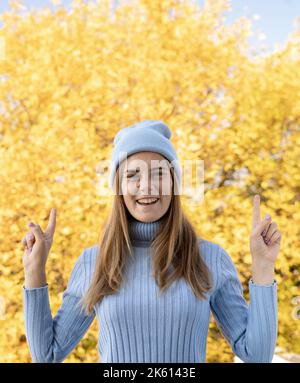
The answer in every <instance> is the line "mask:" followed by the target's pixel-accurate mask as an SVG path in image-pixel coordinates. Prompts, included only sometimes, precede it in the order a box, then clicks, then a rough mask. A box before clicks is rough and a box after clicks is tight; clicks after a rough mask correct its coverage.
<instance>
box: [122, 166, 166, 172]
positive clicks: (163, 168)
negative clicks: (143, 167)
mask: <svg viewBox="0 0 300 383" xmlns="http://www.w3.org/2000/svg"><path fill="white" fill-rule="evenodd" d="M157 169H162V170H167V168H165V167H162V166H159V167H156V168H152V169H151V171H152V170H157ZM137 170H138V171H140V169H128V170H127V171H126V173H131V172H136V171H137Z"/></svg>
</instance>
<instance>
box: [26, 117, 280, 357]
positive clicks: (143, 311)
mask: <svg viewBox="0 0 300 383" xmlns="http://www.w3.org/2000/svg"><path fill="white" fill-rule="evenodd" d="M170 137H171V131H170V129H169V128H168V126H167V125H165V124H164V123H163V122H161V121H156V120H146V121H143V122H140V123H138V124H135V125H132V126H130V127H127V128H124V129H121V130H120V131H119V132H118V134H117V135H116V136H115V139H114V151H113V154H112V162H111V164H112V166H111V173H110V179H109V180H110V187H111V188H112V190H114V191H115V195H114V200H113V206H112V208H111V213H110V216H109V218H108V220H107V222H106V225H105V227H104V230H103V231H102V236H101V238H100V239H99V243H98V244H95V245H94V246H91V247H88V248H85V249H84V250H83V251H82V253H81V255H80V256H79V258H78V259H77V261H76V263H75V266H74V268H73V270H72V273H71V276H70V279H69V282H68V286H67V288H66V290H65V291H64V293H63V300H62V305H61V307H60V308H59V310H58V312H57V313H56V315H55V317H54V318H53V319H52V317H51V310H50V305H49V295H48V284H47V281H46V278H45V265H46V260H47V257H48V253H49V250H50V247H51V244H52V241H53V235H54V230H55V222H56V210H55V209H52V210H51V214H50V219H49V224H48V227H47V229H46V230H45V232H43V231H42V230H41V228H40V226H39V225H37V224H31V226H30V232H29V233H28V234H27V235H26V237H25V238H24V239H23V240H22V242H23V244H24V246H25V247H26V249H25V253H24V257H23V265H24V269H25V284H24V286H23V300H24V314H25V328H26V335H27V339H28V343H29V348H30V353H31V356H32V360H33V362H62V361H63V360H64V359H65V358H66V356H67V355H68V354H69V353H70V352H71V351H72V350H73V349H74V347H75V346H76V345H77V344H78V342H79V341H80V339H81V338H82V337H83V335H84V334H85V333H86V331H87V330H88V328H89V326H90V325H91V323H92V322H93V320H94V318H95V317H97V320H98V324H99V340H98V350H99V357H100V359H99V361H100V362H205V353H206V337H207V331H208V326H209V320H210V312H212V313H213V316H214V318H215V320H216V322H217V324H218V326H219V327H220V329H221V331H222V333H223V335H224V336H225V338H226V339H227V341H228V342H229V344H230V346H231V348H232V350H233V352H234V353H235V354H236V355H237V356H238V357H239V358H241V359H242V360H243V361H245V362H271V360H272V357H273V353H274V349H275V345H276V340H277V283H276V280H275V279H274V264H275V260H276V258H277V255H278V252H279V247H280V240H281V233H280V232H279V231H278V230H277V225H276V223H275V222H272V223H271V220H270V217H269V219H264V220H261V218H260V206H259V204H260V198H259V195H256V196H255V197H254V200H253V222H252V229H251V235H250V251H251V255H252V259H253V264H252V278H250V280H249V290H250V291H249V292H250V303H249V305H248V304H247V302H246V301H245V299H244V297H243V292H242V286H241V283H240V280H239V277H238V273H237V270H236V268H235V266H234V264H233V262H232V260H231V257H230V256H229V254H228V253H227V252H226V251H225V250H224V249H223V248H222V247H221V246H220V245H218V244H216V243H214V242H211V241H209V240H207V239H204V238H201V237H198V236H197V234H196V232H195V231H194V229H193V227H192V226H191V224H190V223H189V221H188V219H187V218H186V217H185V215H184V213H183V211H182V209H181V206H180V197H179V195H178V190H179V186H180V184H181V170H180V167H179V165H178V160H177V156H176V152H175V150H174V148H173V146H172V144H171V142H170Z"/></svg>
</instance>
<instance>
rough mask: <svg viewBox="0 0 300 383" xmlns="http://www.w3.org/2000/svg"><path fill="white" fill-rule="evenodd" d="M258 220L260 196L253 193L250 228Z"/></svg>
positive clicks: (253, 226) (257, 222)
mask: <svg viewBox="0 0 300 383" xmlns="http://www.w3.org/2000/svg"><path fill="white" fill-rule="evenodd" d="M260 222H261V219H260V196H259V194H255V196H254V198H253V213H252V228H255V227H256V226H257V225H259V224H260Z"/></svg>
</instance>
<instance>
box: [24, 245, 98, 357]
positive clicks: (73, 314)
mask: <svg viewBox="0 0 300 383" xmlns="http://www.w3.org/2000/svg"><path fill="white" fill-rule="evenodd" d="M84 252H85V250H84V251H83V253H82V254H81V256H80V257H79V258H78V259H77V261H76V263H75V265H74V267H73V269H72V272H71V276H70V279H69V281H68V285H67V288H66V290H65V291H64V292H63V296H62V304H61V306H60V308H59V309H58V311H57V313H56V315H55V316H54V318H53V319H52V315H51V310H50V304H49V291H48V284H46V285H45V286H42V287H36V288H25V286H24V285H23V305H24V324H25V333H26V338H27V342H28V345H29V350H30V354H31V357H32V362H33V363H60V362H62V361H63V360H64V359H65V358H66V356H67V355H68V354H69V353H70V352H71V351H72V350H73V349H74V348H75V346H76V345H77V344H78V343H79V341H80V339H81V338H82V337H83V336H84V334H85V333H86V331H87V330H88V328H89V327H90V325H91V324H92V322H93V320H94V318H95V312H94V311H93V313H92V314H91V315H89V316H88V315H86V314H85V313H84V312H82V311H81V310H80V309H81V308H80V307H79V306H78V305H77V303H78V301H79V299H80V298H81V296H82V293H83V283H84V278H85V263H84V261H83V255H84Z"/></svg>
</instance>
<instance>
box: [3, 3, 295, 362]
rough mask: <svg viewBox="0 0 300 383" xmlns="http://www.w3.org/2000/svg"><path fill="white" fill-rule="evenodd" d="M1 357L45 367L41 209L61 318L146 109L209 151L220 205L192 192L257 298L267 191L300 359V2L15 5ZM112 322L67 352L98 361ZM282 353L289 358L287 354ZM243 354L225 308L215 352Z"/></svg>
mask: <svg viewBox="0 0 300 383" xmlns="http://www.w3.org/2000/svg"><path fill="white" fill-rule="evenodd" d="M0 4H1V5H0V169H1V170H0V185H1V189H0V201H1V203H0V257H1V262H0V362H30V361H31V358H30V354H29V349H28V345H27V343H26V336H25V329H24V318H23V302H22V286H23V282H24V273H23V267H22V256H23V249H22V246H21V239H22V238H23V236H25V235H26V233H27V231H28V228H27V224H28V223H29V221H30V220H32V221H33V222H35V223H38V224H40V226H41V227H42V229H45V228H46V225H47V222H48V217H49V213H50V210H51V207H56V208H57V225H56V232H55V237H54V243H53V246H52V249H51V252H50V255H49V258H48V263H47V281H48V283H49V292H50V304H51V309H52V314H53V316H54V315H55V312H56V311H57V310H58V308H59V306H60V304H61V300H62V294H63V291H64V290H65V288H66V286H67V282H68V278H69V275H70V272H71V269H72V267H73V266H74V263H75V261H76V259H77V258H78V256H79V255H80V253H81V252H82V250H83V249H84V248H86V247H89V246H91V245H93V244H94V243H95V242H96V241H97V238H98V235H99V230H100V228H101V225H102V223H103V222H104V220H105V219H106V215H107V212H108V210H109V209H110V201H111V195H110V193H109V189H108V182H107V181H108V179H107V174H106V173H105V172H104V171H103V167H102V166H101V164H102V163H103V162H102V161H105V160H109V159H110V154H111V150H112V142H113V138H114V136H115V134H116V132H117V131H118V130H119V129H120V128H122V127H125V126H129V125H131V124H133V123H135V122H137V121H140V120H144V119H161V120H163V121H164V122H166V123H167V124H168V125H169V127H170V129H171V130H172V139H171V140H172V142H173V143H174V146H175V147H176V150H177V153H178V156H179V159H180V161H182V162H183V161H184V160H203V161H204V201H203V203H199V204H189V199H190V198H192V196H188V195H186V196H185V195H183V196H182V203H183V207H184V209H185V211H186V214H187V215H188V216H189V218H190V220H191V221H192V223H193V224H194V225H195V228H196V229H197V230H198V229H199V231H201V232H205V233H206V234H207V235H208V236H209V237H210V238H211V240H212V241H214V242H217V243H219V244H220V245H221V246H223V247H224V248H225V249H226V250H227V251H228V252H229V254H230V255H231V257H232V259H233V261H234V263H235V265H236V267H237V270H238V272H239V275H240V279H241V281H242V283H243V288H244V295H245V298H246V299H247V300H248V299H249V291H248V280H249V278H250V277H251V255H250V250H249V234H250V229H251V219H252V199H253V196H254V194H256V193H258V194H260V197H261V210H262V214H266V213H267V212H268V213H270V214H271V216H272V219H273V220H275V221H276V223H277V224H278V227H279V230H280V231H281V232H282V245H281V250H280V253H279V257H278V260H277V262H276V280H277V282H278V308H279V313H278V320H279V327H278V342H277V348H276V358H283V360H285V361H296V359H297V357H298V356H297V354H300V241H299V239H300V161H299V159H300V71H299V64H300V55H299V52H300V50H299V49H300V23H299V20H300V19H299V16H300V2H299V1H296V0H294V1H293V0H275V1H272V2H271V1H267V0H264V1H258V0H255V1H246V0H244V1H242V0H240V1H239V0H232V1H230V0H206V1H204V0H203V1H200V0H199V1H191V0H181V1H180V0H133V1H129V0H128V1H109V0H102V1H101V0H99V1H83V0H76V1H74V0H73V1H58V0H52V1H47V0H40V1H37V0H36V1H33V0H31V1H30V0H28V1H1V3H0ZM97 331H98V327H97V323H96V321H94V323H93V325H92V326H91V328H90V329H89V331H88V332H87V333H86V334H85V336H84V338H83V340H82V341H81V342H80V343H79V344H78V346H77V347H76V349H74V351H73V352H72V353H71V354H70V355H69V356H68V357H67V358H66V360H65V362H97V360H98V355H97V338H98V335H97ZM277 360H278V359H277ZM231 361H237V360H236V358H234V355H233V353H232V351H231V349H230V346H229V344H228V343H227V342H226V340H225V338H224V337H223V336H222V334H221V332H220V331H219V329H218V328H217V326H216V324H215V322H214V320H213V319H211V323H210V328H209V334H208V341H207V362H231Z"/></svg>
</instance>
